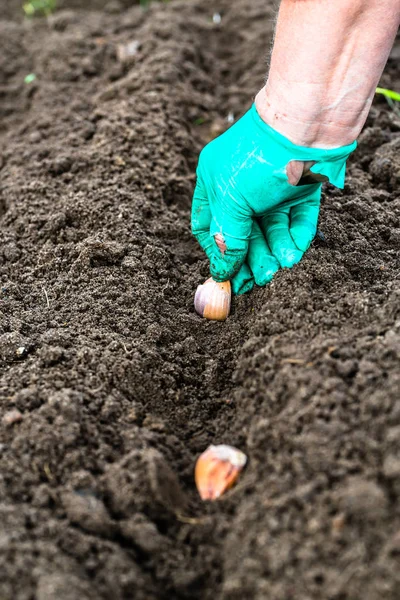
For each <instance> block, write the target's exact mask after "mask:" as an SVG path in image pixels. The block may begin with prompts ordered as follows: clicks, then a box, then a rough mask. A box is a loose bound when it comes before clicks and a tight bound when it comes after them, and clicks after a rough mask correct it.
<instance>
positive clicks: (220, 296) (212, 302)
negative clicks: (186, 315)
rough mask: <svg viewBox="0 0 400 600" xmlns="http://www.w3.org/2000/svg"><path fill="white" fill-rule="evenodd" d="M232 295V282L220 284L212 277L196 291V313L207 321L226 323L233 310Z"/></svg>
mask: <svg viewBox="0 0 400 600" xmlns="http://www.w3.org/2000/svg"><path fill="white" fill-rule="evenodd" d="M231 294H232V292H231V283H230V281H223V282H218V281H214V279H212V277H210V278H209V279H207V281H205V282H204V283H203V284H202V285H199V286H198V288H197V290H196V294H195V297H194V307H195V309H196V312H197V313H198V314H199V315H200V316H201V317H204V318H205V319H210V320H213V321H225V319H226V318H227V317H228V315H229V312H230V309H231Z"/></svg>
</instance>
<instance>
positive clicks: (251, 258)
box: [192, 104, 357, 294]
mask: <svg viewBox="0 0 400 600" xmlns="http://www.w3.org/2000/svg"><path fill="white" fill-rule="evenodd" d="M356 145H357V143H356V142H353V143H352V144H349V145H348V146H343V147H341V148H334V149H329V150H324V149H319V148H306V147H303V146H296V145H295V144H293V143H292V142H290V141H289V140H288V139H287V138H285V137H284V136H283V135H281V134H280V133H278V132H277V131H275V130H274V129H272V128H271V127H270V126H269V125H267V124H266V123H265V122H264V121H263V120H262V119H261V118H260V116H259V115H258V113H257V110H256V107H255V105H254V104H253V106H252V107H251V109H250V110H249V111H248V112H247V113H246V114H245V115H244V116H243V117H242V118H241V119H240V120H239V121H238V122H237V123H235V125H233V126H232V127H231V128H230V129H228V130H227V131H226V132H225V133H224V134H222V135H221V136H219V137H218V138H216V139H215V140H213V141H212V142H210V143H209V144H207V146H206V147H205V148H203V150H202V152H201V154H200V158H199V164H198V167H197V183H196V188H195V191H194V196H193V204H192V231H193V234H194V235H195V237H196V238H197V240H198V241H199V243H200V245H201V247H202V248H203V249H204V251H205V252H206V254H207V256H208V258H209V260H210V272H211V276H212V277H213V278H214V279H215V280H216V281H226V280H228V279H230V280H231V282H232V288H233V291H234V293H236V294H240V293H244V292H247V291H249V290H251V289H252V287H253V285H254V282H255V283H256V284H257V285H260V286H263V285H266V283H268V282H269V281H271V279H272V277H273V275H274V273H276V271H277V270H278V269H279V267H289V268H290V267H292V266H293V265H294V264H296V263H298V262H299V260H300V259H301V257H302V256H303V254H304V252H305V251H306V250H307V248H308V247H309V245H310V244H311V242H312V240H313V238H314V236H315V233H316V230H317V221H318V213H319V205H320V198H321V187H322V183H321V182H322V181H330V182H331V183H332V184H333V185H335V186H337V187H343V185H344V176H345V168H346V159H347V158H348V156H349V154H350V153H351V152H352V151H353V150H354V149H355V147H356ZM292 160H294V161H311V162H313V163H315V164H313V166H311V168H310V171H311V172H310V173H309V176H308V177H306V178H303V180H300V185H296V186H294V185H291V184H290V183H289V182H288V176H287V172H286V168H287V165H288V163H289V162H290V161H292ZM216 234H220V235H221V236H222V239H223V240H224V241H225V245H226V250H225V251H224V252H221V250H220V248H219V246H218V245H217V243H216V241H215V239H214V236H215V235H216Z"/></svg>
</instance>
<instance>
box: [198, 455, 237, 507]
mask: <svg viewBox="0 0 400 600" xmlns="http://www.w3.org/2000/svg"><path fill="white" fill-rule="evenodd" d="M246 462H247V456H246V455H245V454H244V453H243V452H241V451H240V450H238V449H237V448H234V447H233V446H227V445H226V444H220V445H218V446H209V447H208V448H207V450H205V452H203V454H201V455H200V456H199V458H198V459H197V462H196V467H195V472H194V478H195V482H196V486H197V490H198V492H199V494H200V498H201V499H202V500H217V498H219V497H220V496H221V495H222V494H223V493H224V492H226V490H228V489H229V488H230V487H232V486H233V484H234V483H235V482H236V480H237V478H238V476H239V473H240V472H241V470H242V469H243V467H244V466H245V464H246Z"/></svg>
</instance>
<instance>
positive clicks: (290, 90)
mask: <svg viewBox="0 0 400 600" xmlns="http://www.w3.org/2000/svg"><path fill="white" fill-rule="evenodd" d="M399 24H400V0H334V1H331V0H282V2H281V5H280V9H279V16H278V22H277V27H276V33H275V41H274V46H273V51H272V56H271V67H270V71H269V74H268V79H267V82H266V84H265V86H264V87H263V88H262V89H261V90H260V91H259V93H258V94H257V96H256V99H255V103H256V107H257V111H258V113H259V115H260V116H261V118H262V119H263V120H264V121H265V122H266V123H267V124H268V125H270V126H271V127H273V128H274V129H275V130H276V131H279V133H281V134H283V135H284V136H286V137H287V138H288V139H289V140H290V141H292V142H293V143H295V144H297V145H300V146H308V147H313V148H337V147H339V146H344V145H347V144H350V143H352V142H353V141H354V140H355V139H356V138H357V137H358V135H359V133H360V131H361V129H362V127H363V125H364V123H365V120H366V118H367V115H368V111H369V109H370V106H371V103H372V100H373V97H374V93H375V88H376V86H377V84H378V81H379V78H380V76H381V74H382V71H383V68H384V66H385V63H386V61H387V59H388V56H389V53H390V50H391V47H392V45H393V42H394V38H395V35H396V32H397V30H398V27H399ZM310 166H311V165H310V164H308V165H304V164H303V163H302V162H299V161H292V162H291V163H289V165H288V168H287V174H288V179H289V182H290V183H291V184H292V185H296V183H298V181H299V179H300V177H301V176H302V175H303V173H305V172H306V171H307V169H308V168H309V167H310Z"/></svg>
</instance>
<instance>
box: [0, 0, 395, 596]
mask: <svg viewBox="0 0 400 600" xmlns="http://www.w3.org/2000/svg"><path fill="white" fill-rule="evenodd" d="M84 4H85V5H86V6H87V7H89V6H90V7H92V9H93V10H91V11H89V10H87V11H82V10H79V9H78V8H76V7H77V6H79V5H82V3H79V2H68V1H67V0H65V1H64V2H63V3H62V10H59V11H58V12H56V13H55V14H54V15H53V16H52V17H51V18H49V19H48V20H46V19H37V20H35V21H34V22H29V23H26V22H25V23H23V22H22V21H21V20H20V15H19V8H20V3H19V2H18V3H17V2H6V0H1V2H0V16H1V17H2V18H3V19H4V20H3V21H0V37H1V41H2V43H1V47H2V52H1V54H0V116H1V121H0V236H1V237H0V240H1V241H0V273H1V288H0V319H1V320H0V367H1V382H0V416H1V419H2V420H1V423H0V524H1V527H0V598H1V600H53V599H54V600H77V599H79V600H86V599H90V600H92V599H93V600H99V599H106V600H108V599H111V600H119V599H135V600H136V599H137V600H142V599H143V600H152V599H160V600H164V599H165V600H167V599H168V600H169V599H178V600H179V599H189V598H190V599H196V598H197V599H205V600H208V599H210V600H211V599H213V600H215V599H221V600H242V599H247V598H249V599H255V600H266V599H268V600H289V599H291V600H311V599H312V600H314V599H315V600H324V599H332V600H359V599H360V600H361V599H363V600H388V599H390V600H395V599H397V600H398V598H399V597H400V568H399V567H400V564H399V563H400V502H399V500H400V498H399V497H400V368H399V359H400V285H399V274H400V261H399V248H400V197H399V183H400V159H399V156H400V153H399V150H400V119H399V118H398V117H397V116H396V114H395V112H393V111H392V110H391V109H390V107H389V106H388V105H387V104H386V102H385V100H384V99H382V98H377V100H376V101H375V103H374V106H373V108H372V110H371V114H370V117H369V119H368V123H367V126H366V128H365V130H364V132H363V134H362V136H361V139H360V145H359V149H358V150H357V152H356V153H355V155H354V157H353V158H352V160H351V162H350V165H349V171H348V179H347V183H346V187H345V189H344V191H340V190H337V189H334V188H333V187H329V186H328V187H327V188H326V190H325V194H324V203H323V208H322V213H321V220H320V234H319V236H318V237H317V239H316V241H315V242H314V244H313V246H312V248H311V249H310V251H309V252H308V253H307V256H306V257H305V258H304V260H303V261H302V262H301V264H299V265H298V266H296V267H295V268H294V269H293V270H291V271H281V272H280V273H279V274H278V275H277V277H276V278H275V280H274V282H273V283H272V284H271V285H269V286H268V287H267V288H265V289H257V290H256V291H254V292H253V293H252V294H250V295H248V296H246V297H241V298H238V299H236V300H235V304H234V311H233V314H232V316H231V317H230V318H229V320H228V321H227V322H226V323H223V324H221V323H212V322H205V321H203V320H201V319H200V318H198V317H197V316H196V315H195V314H194V311H193V307H192V300H193V293H194V290H195V288H196V285H197V284H198V283H199V282H201V281H202V280H203V279H204V278H205V277H206V275H207V261H206V260H205V258H204V256H203V254H202V252H201V251H200V249H199V248H198V247H197V245H196V243H195V241H194V240H193V239H192V237H191V234H190V226H189V212H190V202H191V192H192V188H193V183H194V172H195V165H196V160H197V155H198V152H199V150H200V149H201V147H202V145H203V144H204V142H205V141H207V140H208V139H211V138H212V136H213V135H215V134H216V133H218V132H220V131H222V130H223V129H224V128H225V127H226V126H227V123H226V116H227V115H228V113H230V112H232V113H233V114H234V115H235V117H237V116H239V115H240V114H241V113H243V112H244V111H245V110H246V109H247V108H248V106H249V105H250V103H251V98H252V95H253V94H254V93H255V92H256V91H257V89H258V88H259V87H260V86H261V84H262V81H263V77H264V75H265V71H266V60H264V59H263V58H260V57H263V56H265V55H266V53H267V50H268V48H269V46H270V43H271V36H272V30H273V22H274V12H273V10H272V8H271V7H269V5H268V2H265V0H252V2H251V3H249V2H248V1H247V0H235V2H232V1H231V0H220V1H219V2H212V1H211V0H203V1H201V0H190V1H189V0H173V1H171V2H170V3H168V4H159V5H157V4H153V5H152V6H151V8H150V10H148V11H142V10H141V8H140V7H139V6H134V7H131V8H126V6H127V5H129V2H117V1H113V2H107V3H106V2H100V1H94V2H93V3H92V2H89V1H88V2H86V3H84ZM105 5H106V6H105ZM271 5H272V3H271ZM104 6H105V9H104ZM217 11H218V12H219V13H220V14H221V15H222V22H221V24H220V25H216V24H214V23H213V21H212V15H213V13H215V12H217ZM6 18H9V19H11V18H13V19H14V20H13V21H11V20H8V21H6V20H5V19H6ZM133 40H138V42H139V44H140V46H139V50H138V52H137V54H136V55H135V56H134V57H133V58H132V59H131V60H130V61H128V62H126V63H121V62H120V61H119V60H118V58H117V47H118V44H126V43H128V42H131V41H133ZM396 53H397V57H398V55H399V53H398V49H395V51H394V53H393V58H392V59H390V60H389V63H388V65H387V68H386V71H385V74H384V76H383V80H382V85H383V86H384V87H391V88H396V87H397V88H398V86H399V71H398V69H399V67H398V62H399V61H398V60H396ZM396 69H397V70H396ZM29 73H35V74H36V77H37V78H36V80H35V81H34V82H33V83H30V84H27V83H24V77H25V76H26V75H27V74H29ZM10 411H14V412H10ZM212 442H214V443H223V442H226V443H230V444H234V445H238V446H239V447H240V448H241V449H243V450H244V451H245V452H246V453H247V454H248V456H249V466H248V469H247V470H246V472H245V473H244V474H243V476H242V477H241V479H240V482H239V485H238V486H237V487H236V488H234V489H233V490H232V491H231V492H229V493H228V494H227V495H226V496H224V497H223V499H222V500H221V501H219V502H217V503H213V504H206V503H201V501H200V500H199V499H198V496H197V493H196V490H195V488H194V482H193V466H194V462H195V459H196V457H197V456H198V454H199V453H200V452H201V451H202V450H204V449H205V448H206V447H207V445H208V444H209V443H212Z"/></svg>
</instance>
